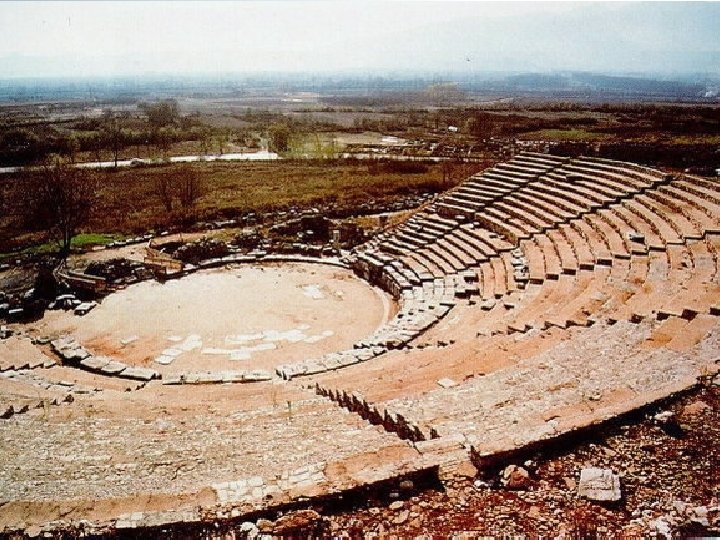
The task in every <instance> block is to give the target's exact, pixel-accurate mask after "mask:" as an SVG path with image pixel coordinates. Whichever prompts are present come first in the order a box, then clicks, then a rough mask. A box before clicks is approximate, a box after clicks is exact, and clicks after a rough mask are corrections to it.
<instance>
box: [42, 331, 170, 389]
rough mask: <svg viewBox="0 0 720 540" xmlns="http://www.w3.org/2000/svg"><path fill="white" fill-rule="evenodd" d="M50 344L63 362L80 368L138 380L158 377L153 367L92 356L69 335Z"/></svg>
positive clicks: (158, 374)
mask: <svg viewBox="0 0 720 540" xmlns="http://www.w3.org/2000/svg"><path fill="white" fill-rule="evenodd" d="M50 345H51V346H52V348H53V351H55V352H56V353H57V354H58V356H60V358H62V360H63V362H66V363H68V364H70V365H72V366H75V367H79V368H80V369H85V370H87V371H92V372H95V373H99V374H101V375H108V376H111V377H121V378H123V379H134V380H138V381H151V380H153V379H159V378H160V373H158V372H157V371H155V370H154V369H148V368H140V367H135V366H128V365H127V364H124V363H122V362H118V361H117V360H113V359H112V358H108V357H106V356H93V355H91V354H90V353H89V352H88V351H87V350H86V349H85V348H84V347H83V346H82V345H80V343H78V342H77V340H76V339H75V338H74V337H71V336H63V337H60V338H58V339H54V340H53V341H51V342H50Z"/></svg>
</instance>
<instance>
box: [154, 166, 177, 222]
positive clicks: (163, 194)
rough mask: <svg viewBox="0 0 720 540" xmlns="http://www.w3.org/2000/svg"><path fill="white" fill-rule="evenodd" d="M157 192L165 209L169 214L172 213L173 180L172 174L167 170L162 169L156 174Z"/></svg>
mask: <svg viewBox="0 0 720 540" xmlns="http://www.w3.org/2000/svg"><path fill="white" fill-rule="evenodd" d="M154 185H155V194H156V195H157V196H158V197H159V198H160V202H162V204H163V206H164V207H165V211H166V212H167V213H168V214H171V213H172V210H173V195H174V194H173V191H174V190H173V182H172V178H171V176H170V174H169V173H168V172H166V171H161V172H159V173H158V174H156V175H155V181H154Z"/></svg>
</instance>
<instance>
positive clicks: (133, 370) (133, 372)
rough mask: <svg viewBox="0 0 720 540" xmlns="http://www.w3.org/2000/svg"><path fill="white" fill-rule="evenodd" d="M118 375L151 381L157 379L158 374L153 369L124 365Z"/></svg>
mask: <svg viewBox="0 0 720 540" xmlns="http://www.w3.org/2000/svg"><path fill="white" fill-rule="evenodd" d="M120 376H121V377H123V378H125V379H134V380H138V381H151V380H153V379H159V378H160V374H159V373H158V372H157V371H155V370H154V369H148V368H139V367H126V368H125V369H124V370H123V371H122V372H121V373H120Z"/></svg>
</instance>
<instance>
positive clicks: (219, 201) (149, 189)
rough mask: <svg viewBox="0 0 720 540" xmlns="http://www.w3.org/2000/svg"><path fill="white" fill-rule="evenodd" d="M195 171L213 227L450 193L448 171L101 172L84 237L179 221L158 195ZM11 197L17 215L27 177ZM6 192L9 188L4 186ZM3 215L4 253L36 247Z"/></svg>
mask: <svg viewBox="0 0 720 540" xmlns="http://www.w3.org/2000/svg"><path fill="white" fill-rule="evenodd" d="M187 167H191V168H192V169H193V170H195V171H197V172H198V174H199V176H200V178H201V182H202V184H203V194H202V196H201V197H200V199H199V200H198V201H197V205H196V212H195V216H193V218H194V219H197V220H211V219H220V218H226V217H234V216H237V215H239V214H242V213H244V212H250V211H254V212H258V211H260V212H262V211H268V210H272V209H281V208H288V207H290V206H299V207H310V206H313V205H317V204H322V203H337V204H339V205H343V206H358V205H360V204H362V203H364V202H368V201H370V200H373V199H375V200H382V199H385V198H389V197H394V196H398V195H402V194H407V193H411V192H437V191H440V190H443V189H448V188H449V187H451V185H450V184H443V182H442V169H441V168H440V166H437V165H429V167H428V170H427V171H426V172H423V173H419V174H401V173H390V172H387V171H384V170H383V167H382V165H380V166H379V170H371V169H370V168H369V167H368V164H366V163H360V162H358V163H349V162H338V163H335V162H330V161H327V162H323V161H307V160H304V161H291V160H282V161H277V162H262V163H260V162H254V163H253V162H235V163H196V164H192V165H169V166H163V167H146V168H133V169H118V170H108V171H101V172H98V173H97V174H98V178H99V185H100V188H99V191H98V194H97V200H96V202H95V205H94V208H93V212H92V215H91V218H90V221H89V223H88V224H87V226H86V227H85V228H84V230H83V231H82V232H86V233H93V232H103V233H111V234H115V233H118V234H127V235H132V234H138V233H144V232H146V231H148V230H151V229H161V228H165V227H168V226H169V225H171V224H172V223H174V222H177V221H178V219H179V218H180V217H181V215H182V212H181V208H180V205H179V201H178V200H177V199H175V200H174V201H173V212H172V213H168V212H167V211H166V209H165V207H164V205H163V202H162V199H161V197H160V196H159V194H158V192H157V188H156V183H157V178H158V177H159V175H169V176H170V178H171V179H172V180H173V181H177V182H179V179H180V178H181V177H182V175H183V174H186V173H187V171H188V169H187ZM1 182H4V183H5V186H4V188H5V189H7V190H8V201H9V203H10V204H9V206H10V210H11V212H10V213H11V214H12V212H13V207H14V211H15V212H19V211H20V210H21V208H22V204H23V197H24V194H23V185H24V183H26V182H27V180H24V179H23V177H22V176H15V175H6V177H5V178H3V179H0V183H1ZM0 187H3V186H0ZM1 218H2V216H0V245H2V244H3V243H4V244H5V245H6V246H9V249H8V248H7V247H6V248H5V249H3V248H1V247H0V252H9V251H13V250H14V249H15V248H17V247H22V246H27V245H28V244H31V243H35V244H37V243H38V238H39V236H38V235H37V234H30V233H31V231H30V230H27V229H26V228H23V226H22V225H19V222H18V221H17V220H12V219H5V220H4V221H3V220H2V219H1ZM105 239H107V241H110V239H114V238H111V237H109V236H93V235H86V236H81V237H80V239H79V240H77V241H79V242H81V243H103V240H105Z"/></svg>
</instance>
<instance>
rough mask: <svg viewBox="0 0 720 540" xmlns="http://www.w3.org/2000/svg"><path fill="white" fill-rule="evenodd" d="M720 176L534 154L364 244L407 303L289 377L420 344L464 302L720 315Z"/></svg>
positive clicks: (577, 315) (506, 310) (501, 311)
mask: <svg viewBox="0 0 720 540" xmlns="http://www.w3.org/2000/svg"><path fill="white" fill-rule="evenodd" d="M719 203H720V194H719V193H718V182H716V181H713V180H707V179H701V178H696V177H690V176H673V175H670V174H666V173H663V172H661V171H658V170H654V169H651V168H648V167H644V166H640V165H636V164H633V163H624V162H618V161H612V160H607V159H600V158H587V157H580V158H575V159H571V158H565V157H556V156H550V155H547V154H536V153H522V154H520V155H518V156H516V157H515V158H513V159H512V160H510V161H509V162H507V163H501V164H498V165H496V166H495V167H492V168H490V169H487V170H485V171H483V172H482V173H480V174H477V175H474V176H472V177H470V178H469V179H467V180H466V181H465V182H463V183H462V184H461V185H459V186H458V187H457V188H455V189H453V190H451V191H449V192H447V193H445V194H443V195H441V196H440V197H438V198H437V199H436V200H435V201H434V202H433V203H432V204H430V205H428V206H426V207H424V208H423V209H421V210H420V211H418V212H416V213H415V214H413V215H412V216H411V217H410V218H409V219H408V220H407V221H405V222H404V223H402V224H401V225H399V226H397V227H394V228H391V229H389V230H387V231H385V232H383V233H382V234H380V235H378V236H377V237H375V238H374V239H373V240H371V241H370V242H368V243H366V244H364V245H363V246H360V247H359V248H357V249H356V250H355V251H354V252H353V254H352V255H351V256H350V257H349V258H348V262H349V263H350V265H351V266H352V268H354V270H355V272H356V273H357V274H358V275H360V276H362V277H364V278H365V279H367V280H368V281H370V282H372V283H375V284H377V285H379V286H380V287H382V288H383V289H385V290H386V291H388V292H390V293H391V294H392V295H393V296H395V297H396V298H397V299H398V300H399V304H400V309H399V312H398V313H397V315H396V316H395V317H394V319H392V320H391V321H390V322H389V323H388V324H386V325H384V326H383V327H381V328H380V329H378V331H377V332H376V333H375V334H374V335H373V336H371V337H370V338H368V339H367V340H364V341H362V342H360V343H357V344H356V346H355V348H354V349H353V350H349V351H343V352H341V353H335V354H333V355H328V356H326V357H323V358H319V359H313V360H309V361H305V362H301V363H296V364H289V365H284V366H280V367H279V368H278V370H277V371H278V374H279V375H281V376H282V377H284V378H292V377H295V376H299V375H313V374H317V373H321V372H324V371H328V370H333V369H338V368H341V367H346V366H348V365H351V364H355V363H358V362H362V361H364V360H368V359H370V358H374V357H376V356H378V355H379V354H383V353H385V352H386V351H388V350H392V349H399V348H403V347H407V346H408V344H409V343H410V342H411V341H413V340H416V339H417V338H418V337H419V336H421V335H422V334H423V333H424V332H426V331H427V330H428V329H430V328H432V327H433V326H434V325H436V324H437V323H438V322H439V321H441V320H442V319H443V318H444V317H446V316H447V315H448V313H450V312H451V310H452V309H453V307H454V306H455V305H456V304H458V303H469V304H473V305H476V306H477V307H478V308H479V309H480V310H482V311H485V312H488V313H487V316H486V317H485V318H484V320H483V321H482V322H481V323H480V324H479V325H478V333H481V334H484V333H487V334H493V333H512V332H527V331H529V330H531V329H544V328H547V327H549V326H556V327H561V328H567V327H568V326H573V325H574V326H589V325H591V324H593V323H594V322H596V321H598V320H605V321H610V322H615V321H619V320H630V321H635V322H637V321H639V320H641V319H644V318H646V317H655V318H667V317H669V316H676V317H685V318H686V319H687V318H689V317H695V316H697V315H716V314H717V312H718V309H719V307H718V303H719V301H718V285H717V284H718V271H717V251H718V234H719V233H720V212H718V210H719V206H718V204H719Z"/></svg>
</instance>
